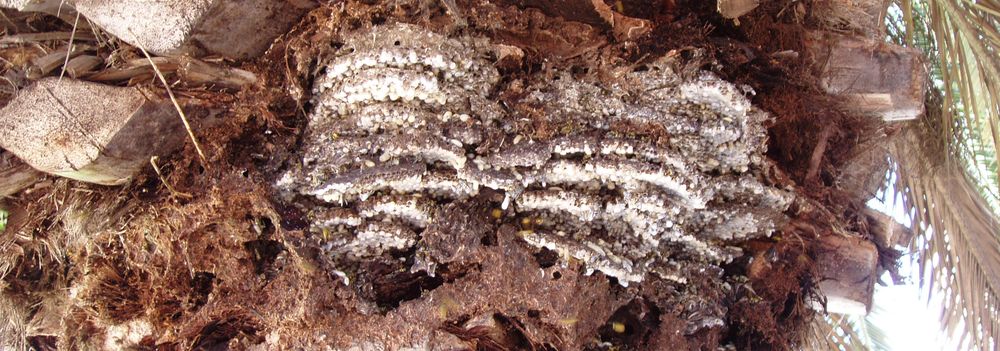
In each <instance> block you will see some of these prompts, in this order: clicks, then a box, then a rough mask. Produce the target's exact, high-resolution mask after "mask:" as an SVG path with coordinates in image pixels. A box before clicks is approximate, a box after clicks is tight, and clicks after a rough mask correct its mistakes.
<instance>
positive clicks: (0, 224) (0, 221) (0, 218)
mask: <svg viewBox="0 0 1000 351" xmlns="http://www.w3.org/2000/svg"><path fill="white" fill-rule="evenodd" d="M6 228H7V211H4V210H0V233H3V230H4V229H6Z"/></svg>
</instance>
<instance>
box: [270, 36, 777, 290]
mask: <svg viewBox="0 0 1000 351" xmlns="http://www.w3.org/2000/svg"><path fill="white" fill-rule="evenodd" d="M493 52H494V51H493V48H492V46H491V44H490V43H489V42H488V41H486V40H484V39H480V38H473V37H460V38H449V37H446V36H443V35H440V34H437V33H433V32H430V31H427V30H425V29H421V28H419V27H414V26H410V25H405V24H392V25H382V26H376V27H375V28H372V29H365V30H361V31H358V32H355V33H353V34H351V35H349V36H348V37H346V38H344V45H343V46H342V47H340V48H339V49H338V51H337V53H336V54H335V55H333V56H334V57H332V58H330V59H329V62H328V63H327V65H326V70H325V73H323V75H322V76H321V77H320V78H318V79H317V81H316V83H315V85H314V100H313V106H314V107H313V110H312V112H311V114H310V117H309V118H310V119H309V125H308V127H307V130H306V135H305V140H304V146H303V152H302V159H301V162H298V163H296V164H294V165H293V166H292V167H290V169H289V170H288V172H287V173H286V174H284V175H283V177H282V178H281V179H280V180H279V186H280V187H281V188H282V189H284V190H285V191H287V192H288V193H290V194H296V195H303V196H311V197H315V198H316V199H319V200H321V201H322V202H323V203H325V204H326V205H324V206H318V207H316V208H315V209H313V211H312V219H313V221H312V230H313V231H315V232H316V233H322V235H323V237H324V238H327V242H326V246H325V248H326V250H327V252H328V254H330V255H332V256H337V257H348V258H354V259H363V258H366V257H374V256H379V255H382V254H384V253H387V252H404V251H407V250H411V249H413V248H414V247H416V246H417V245H418V244H419V243H420V241H421V233H422V232H423V230H424V229H425V228H427V227H428V226H429V225H431V224H432V223H434V221H435V220H436V218H437V216H436V214H437V213H438V212H439V211H440V210H441V209H442V208H443V207H444V206H446V205H448V204H452V203H462V202H465V201H469V200H470V199H472V198H473V197H476V196H479V195H481V194H482V193H483V192H484V190H485V189H491V190H490V193H497V194H502V198H503V199H502V201H500V200H499V198H498V199H497V200H498V204H497V206H498V207H499V208H501V209H503V212H502V213H503V215H502V216H503V217H502V220H504V221H509V222H510V223H512V224H513V225H516V226H518V227H519V228H521V230H520V231H519V232H518V235H519V237H520V238H521V239H522V240H523V241H524V242H526V243H528V244H530V245H533V246H536V247H539V248H547V249H550V250H553V251H555V252H557V253H558V254H559V255H560V256H561V257H562V258H563V262H569V261H574V260H575V261H578V262H582V263H583V264H584V265H585V266H586V269H587V271H588V272H589V273H592V272H596V271H599V272H602V273H603V274H605V275H607V276H610V277H614V278H616V279H617V281H618V282H619V283H621V284H622V285H627V284H630V283H637V282H642V281H643V280H644V279H646V277H648V276H649V275H650V274H655V275H657V276H658V277H660V278H665V279H670V280H673V281H678V282H683V280H684V278H683V274H680V273H678V272H679V269H680V267H682V266H685V265H691V264H696V265H718V264H722V263H725V262H728V261H730V260H731V259H732V258H733V257H735V256H736V255H739V254H740V251H739V249H738V248H736V247H735V246H734V245H733V244H734V243H737V242H740V241H744V240H747V239H750V238H755V237H761V236H768V235H770V233H771V232H772V231H774V230H775V227H776V225H779V224H780V223H781V222H782V221H784V220H785V216H784V215H783V214H782V213H783V212H784V211H785V210H786V209H787V207H788V206H789V203H790V202H791V200H792V195H790V193H788V192H786V191H783V190H781V189H777V188H774V187H771V186H768V185H765V184H763V183H762V182H761V181H760V180H759V178H760V176H758V175H757V174H758V173H759V172H758V170H760V169H761V168H762V167H763V165H762V163H763V157H762V154H763V152H764V151H765V150H764V148H765V142H766V136H765V131H764V128H763V127H762V123H763V122H764V121H765V120H766V119H767V115H766V114H765V113H763V112H761V111H759V110H757V109H756V108H754V107H753V106H752V105H751V104H750V102H749V100H748V99H747V97H746V95H747V94H749V93H751V92H749V91H745V89H741V88H739V87H737V86H735V85H733V84H730V83H727V82H724V81H722V80H720V79H719V78H717V77H715V76H713V75H711V74H709V73H699V74H697V75H695V76H693V77H685V76H683V75H681V74H679V73H677V71H676V70H675V69H673V68H671V65H670V64H668V63H665V62H657V63H653V64H650V65H647V66H646V67H644V69H641V70H628V71H623V72H619V73H620V76H621V77H622V80H621V82H618V83H602V82H595V81H587V80H585V79H576V78H574V77H573V75H571V74H569V73H568V72H566V73H556V75H555V76H554V77H553V78H552V79H550V80H547V81H545V82H540V83H536V84H533V85H532V84H529V85H528V86H527V87H526V91H527V94H526V95H525V96H524V97H523V98H521V99H520V100H518V101H517V104H516V106H506V105H504V104H502V103H501V102H499V99H497V98H496V97H495V96H496V95H497V94H498V92H497V91H498V90H499V89H501V87H499V86H498V84H499V83H498V82H499V80H500V74H499V73H498V72H497V70H496V68H494V66H493V64H492V62H493V61H494V60H495V59H494V57H495V54H494V53H493ZM622 82H624V83H622ZM525 111H533V113H528V112H525ZM526 121H527V123H526ZM539 123H542V124H545V125H550V126H557V127H558V128H556V130H557V131H556V132H555V133H553V135H549V136H546V137H538V136H537V133H534V132H533V131H532V130H531V126H533V125H539Z"/></svg>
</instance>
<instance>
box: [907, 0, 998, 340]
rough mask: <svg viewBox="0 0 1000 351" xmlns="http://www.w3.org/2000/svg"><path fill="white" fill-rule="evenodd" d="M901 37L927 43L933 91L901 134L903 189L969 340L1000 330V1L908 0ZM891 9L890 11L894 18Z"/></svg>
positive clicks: (919, 248) (923, 271) (922, 243)
mask: <svg viewBox="0 0 1000 351" xmlns="http://www.w3.org/2000/svg"><path fill="white" fill-rule="evenodd" d="M899 5H900V8H901V12H902V16H901V17H902V18H901V19H900V18H897V19H896V21H899V22H903V23H904V25H905V29H904V30H903V31H902V32H900V30H899V26H890V27H889V34H890V35H891V36H895V37H896V38H897V40H899V41H901V42H905V43H907V44H909V45H916V46H917V47H920V48H922V49H924V51H925V53H927V56H928V57H930V58H936V59H934V60H930V63H931V70H930V73H931V77H932V80H933V81H935V86H936V88H938V91H939V92H940V93H938V94H936V96H935V94H932V96H933V97H932V99H931V100H930V101H929V103H928V104H927V107H928V110H927V114H926V116H925V118H924V119H922V120H920V121H919V122H917V123H915V124H914V125H911V126H909V127H908V128H907V129H906V130H905V131H904V132H903V133H902V135H901V136H899V137H898V138H897V139H896V142H895V144H894V146H893V159H894V160H895V161H896V162H897V164H898V169H897V171H898V176H897V177H896V182H897V184H896V189H897V191H899V192H900V195H901V197H902V199H903V202H904V204H905V207H906V208H907V209H909V211H910V217H911V221H912V228H913V229H914V230H915V232H916V233H917V238H916V240H915V242H914V243H913V244H912V245H913V247H911V249H913V250H914V251H915V252H917V255H916V257H917V260H918V265H919V272H920V273H919V274H920V284H921V287H923V288H925V289H927V291H928V292H930V293H931V294H937V295H938V296H942V297H943V298H944V301H945V303H944V306H943V311H942V313H941V321H942V324H943V325H944V326H945V328H946V329H947V330H948V335H954V332H955V329H956V328H957V327H958V326H960V325H965V326H966V330H964V331H962V332H961V333H960V335H961V338H962V340H961V342H960V343H959V344H960V345H962V344H965V345H968V346H969V347H970V348H971V347H974V348H978V349H981V350H988V349H992V348H993V347H995V346H994V345H996V343H997V340H998V338H1000V311H997V308H998V306H1000V303H998V302H1000V299H998V295H997V293H998V292H1000V221H998V219H997V216H996V215H995V213H997V212H996V210H997V208H998V204H1000V201H998V200H1000V197H998V194H1000V186H998V179H1000V178H998V176H997V163H998V162H997V155H998V154H1000V152H998V150H1000V127H998V123H1000V100H998V99H1000V94H998V91H997V88H996V87H995V85H996V83H997V79H1000V59H998V52H997V49H998V48H1000V31H998V28H1000V25H998V24H1000V22H998V18H1000V17H998V15H1000V12H998V11H997V10H998V9H1000V2H997V1H996V0H986V1H979V2H971V1H959V0H924V1H913V0H901V1H900V3H899ZM891 21H892V19H890V22H891Z"/></svg>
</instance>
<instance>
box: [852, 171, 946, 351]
mask: <svg viewBox="0 0 1000 351" xmlns="http://www.w3.org/2000/svg"><path fill="white" fill-rule="evenodd" d="M887 193H888V194H893V193H895V191H894V189H892V187H891V185H890V188H889V189H888V191H887ZM886 202H887V203H882V202H881V201H879V200H878V199H872V200H871V201H869V202H868V206H869V207H871V208H874V209H876V210H879V211H882V212H883V213H887V214H889V215H891V216H893V218H895V219H896V221H898V222H900V223H903V224H905V225H907V226H909V224H910V220H909V219H908V218H907V216H906V211H905V210H903V207H902V204H901V203H900V201H898V200H894V199H886ZM904 253H906V254H907V255H904V256H903V258H902V259H901V261H902V262H901V266H902V267H900V273H901V274H902V275H903V276H905V277H908V282H907V284H906V285H895V286H892V285H890V286H880V285H876V286H875V302H874V305H875V306H874V308H873V309H872V310H873V311H872V313H870V314H869V315H868V320H869V321H871V322H872V323H873V324H874V325H876V326H878V327H879V328H881V329H882V330H883V331H884V332H885V333H886V337H887V338H888V340H887V343H888V346H889V347H890V350H894V351H903V350H905V351H911V350H912V351H922V350H935V351H936V350H959V348H958V347H957V345H956V343H955V342H954V341H951V340H950V339H949V338H947V337H946V336H945V332H943V331H942V330H941V323H940V322H939V316H940V314H941V300H940V299H934V300H932V301H931V302H930V303H928V302H927V299H926V296H927V294H926V287H925V289H924V290H923V291H921V289H920V287H919V281H918V279H917V278H918V276H919V268H918V266H917V264H916V262H912V265H911V262H910V260H911V258H912V255H911V254H908V252H906V251H904ZM882 281H884V282H887V283H890V284H891V282H892V279H891V278H889V276H888V273H887V274H886V276H885V277H883V279H882Z"/></svg>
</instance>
